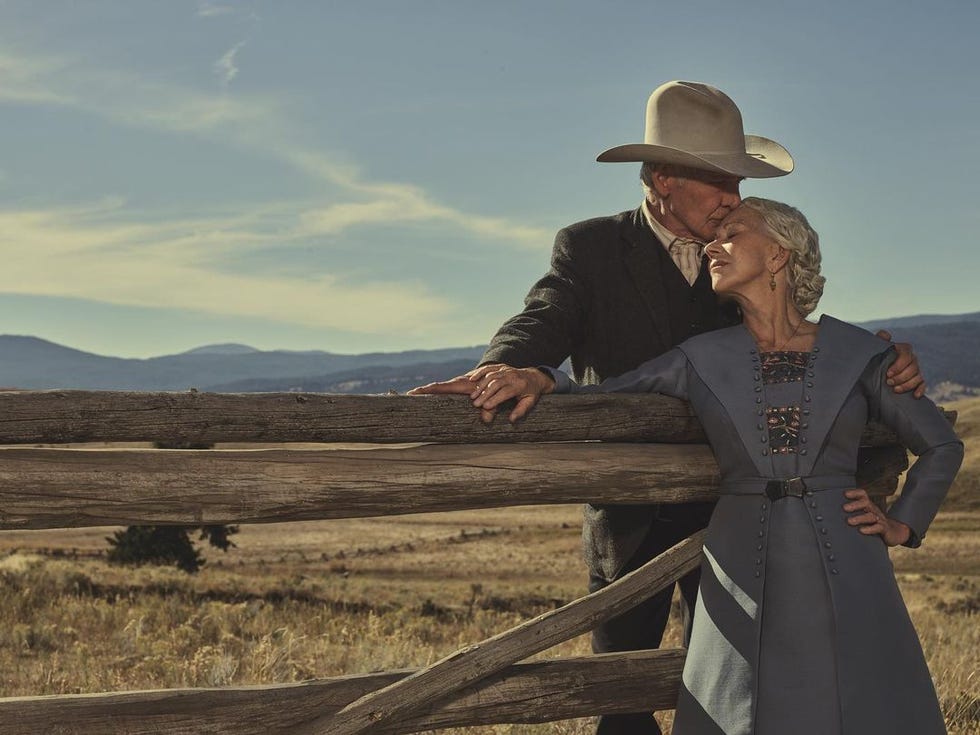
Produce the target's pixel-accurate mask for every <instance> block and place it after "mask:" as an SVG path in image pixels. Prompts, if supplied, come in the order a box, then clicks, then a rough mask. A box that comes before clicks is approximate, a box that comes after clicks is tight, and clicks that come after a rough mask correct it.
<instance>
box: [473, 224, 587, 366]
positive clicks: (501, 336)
mask: <svg viewBox="0 0 980 735" xmlns="http://www.w3.org/2000/svg"><path fill="white" fill-rule="evenodd" d="M580 249H581V248H580V247H576V243H575V239H574V237H573V236H572V234H571V233H570V232H569V230H568V229H563V230H560V231H559V232H558V234H557V235H556V237H555V245H554V248H553V249H552V253H551V269H550V270H549V271H548V272H547V273H546V274H545V275H544V277H543V278H541V280H539V281H538V282H537V283H535V284H534V285H533V286H532V287H531V290H530V291H529V292H528V294H527V297H526V298H525V299H524V310H523V311H522V312H521V313H520V314H517V315H516V316H514V317H511V318H510V319H508V320H507V321H506V322H504V324H503V325H502V326H501V327H500V329H498V330H497V333H496V334H495V335H494V336H493V339H491V340H490V345H489V346H488V347H487V351H486V352H485V353H484V355H483V358H482V359H481V360H480V365H488V364H492V363H505V364H507V365H512V366H514V367H534V366H537V365H551V366H554V367H557V366H559V365H561V363H562V362H564V361H565V359H566V358H567V357H568V356H569V355H570V354H571V353H572V351H573V349H574V347H575V345H576V344H580V343H581V340H582V332H583V330H584V328H585V320H586V315H587V312H588V286H587V270H588V269H587V268H586V267H584V265H583V264H582V263H581V262H580V261H581V260H582V259H581V257H576V253H577V251H578V250H580Z"/></svg>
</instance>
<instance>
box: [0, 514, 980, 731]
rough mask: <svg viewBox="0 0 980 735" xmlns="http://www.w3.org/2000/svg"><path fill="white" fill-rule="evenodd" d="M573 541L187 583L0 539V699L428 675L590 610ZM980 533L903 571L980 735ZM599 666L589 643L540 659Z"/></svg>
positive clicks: (969, 518) (352, 543)
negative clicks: (482, 646)
mask: <svg viewBox="0 0 980 735" xmlns="http://www.w3.org/2000/svg"><path fill="white" fill-rule="evenodd" d="M579 525H580V512H579V509H578V508H577V507H569V506H560V507H536V508H510V509H500V510H495V511H467V512H461V513H444V514H431V515H419V516H406V517H398V518H387V519H358V520H347V521H317V522H307V523H295V524H282V525H270V526H248V527H243V529H242V532H241V533H240V534H239V535H238V536H237V537H235V538H236V541H237V543H238V544H239V547H238V548H237V549H233V550H231V551H230V552H229V553H228V554H226V555H225V554H221V553H220V552H216V551H213V550H209V551H208V557H209V563H208V564H207V566H206V567H205V568H204V570H203V571H202V572H201V573H200V574H198V575H196V576H193V577H189V576H187V575H184V574H182V573H180V572H177V571H175V570H170V569H158V568H149V567H145V568H141V569H127V568H121V567H114V566H109V565H107V564H106V563H105V562H104V561H103V560H102V559H101V558H99V554H101V551H102V549H103V548H104V546H105V543H104V541H103V537H104V536H105V535H107V530H108V529H84V530H72V531H45V532H8V533H4V534H0V619H2V620H4V621H5V625H4V626H2V628H0V672H2V674H0V676H2V682H0V695H3V696H14V695H27V694H49V693H67V692H92V691H109V690H123V689H143V688H156V687H188V686H189V687H204V686H220V685H227V684H245V683H272V682H288V681H299V680H302V679H306V678H310V677H327V676H335V675H339V674H343V673H355V672H365V671H374V670H380V669H394V668H403V667H415V666H423V665H425V664H427V663H431V662H432V661H434V660H436V659H437V658H439V657H441V656H443V655H445V654H446V653H449V652H450V651H452V650H455V649H456V648H459V647H461V646H463V645H466V644H468V643H472V642H475V641H477V640H480V639H482V638H485V637H488V636H490V635H493V634H495V633H498V632H500V631H502V630H504V629H506V628H508V627H510V626H512V625H514V624H516V623H518V622H520V621H522V620H524V619H526V618H527V617H529V616H533V615H536V614H539V613H541V612H543V611H545V610H548V609H551V608H553V607H554V606H555V605H559V604H562V603H563V602H566V601H568V600H571V599H573V598H575V597H577V596H579V595H580V594H581V593H582V591H583V589H584V587H585V572H584V568H583V565H582V562H581V558H580V552H579ZM978 528H980V514H972V513H952V514H948V515H943V516H941V517H940V519H938V520H937V523H936V524H935V526H934V528H933V530H932V531H931V532H930V534H929V538H928V540H927V542H926V545H925V547H924V548H923V549H921V550H918V551H911V550H906V549H899V550H897V551H896V553H895V555H894V560H895V564H896V569H897V571H898V573H899V580H900V583H901V585H902V589H903V593H904V594H905V596H906V599H907V600H908V604H909V608H910V610H911V613H912V616H913V618H914V620H915V622H916V625H917V628H918V630H919V633H920V636H921V638H922V641H923V646H924V648H925V650H926V654H927V657H928V658H929V664H930V667H931V669H932V671H933V674H934V676H935V677H936V680H937V685H938V689H939V693H940V697H941V699H942V701H943V705H944V708H945V711H946V713H947V717H948V718H949V720H950V732H951V733H980V681H978V674H977V656H978V654H977V652H978V651H980V626H978V625H977V620H978V618H977V611H978V609H980V569H977V562H976V560H977V559H978V558H980V554H978V552H980V534H978V533H977V530H978ZM56 553H61V554H66V555H67V556H60V557H59V556H56V555H55V554H56ZM72 554H74V558H72ZM668 638H669V643H670V644H672V645H676V643H677V639H678V631H677V628H676V625H675V624H672V628H671V629H670V631H669V632H668ZM588 650H589V643H588V639H587V637H580V638H577V639H575V640H572V641H569V642H568V643H566V644H563V645H562V646H559V647H558V648H557V649H553V650H551V651H548V652H547V653H546V654H544V655H546V656H549V657H551V656H563V655H574V654H581V653H586V652H587V651H588ZM665 714H666V716H665V717H663V718H662V719H663V720H664V721H665V722H669V719H670V718H669V713H665ZM459 732H463V731H459ZM466 732H469V733H493V734H494V735H525V734H527V735H530V734H531V733H538V734H540V733H565V734H567V735H584V734H585V733H589V732H591V725H590V721H589V720H587V719H586V720H576V721H569V722H565V723H555V724H549V725H541V726H530V725H513V726H510V725H499V726H496V727H492V728H471V729H468V730H467V731H466Z"/></svg>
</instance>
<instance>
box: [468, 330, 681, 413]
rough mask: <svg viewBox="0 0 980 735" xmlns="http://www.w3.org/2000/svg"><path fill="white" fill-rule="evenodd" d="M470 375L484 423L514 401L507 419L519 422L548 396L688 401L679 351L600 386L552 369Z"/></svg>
mask: <svg viewBox="0 0 980 735" xmlns="http://www.w3.org/2000/svg"><path fill="white" fill-rule="evenodd" d="M470 375H471V376H472V377H471V380H472V386H473V390H472V391H471V392H470V398H472V399H473V405H474V406H476V407H477V408H479V409H481V410H482V411H483V418H484V420H488V419H492V418H493V413H494V411H496V409H497V407H498V406H499V405H500V404H501V403H503V402H504V401H507V400H510V399H512V398H515V399H517V406H516V407H515V408H514V410H513V411H511V413H510V416H509V417H508V418H509V419H510V421H512V422H513V421H517V420H518V419H520V418H522V417H523V416H525V415H526V414H527V412H528V411H530V410H531V408H533V407H534V405H535V404H536V403H537V402H538V399H539V398H540V397H541V396H542V395H545V394H547V393H665V394H667V395H671V396H675V397H677V398H684V399H686V398H687V357H686V356H685V355H684V353H683V352H681V351H680V350H678V349H676V348H675V349H673V350H670V351H669V352H666V353H664V354H663V355H661V356H660V357H655V358H654V359H652V360H648V361H647V362H645V363H643V364H642V365H640V366H639V367H638V368H636V369H635V370H630V371H629V372H627V373H623V374H622V375H620V376H618V377H616V378H610V379H608V380H604V381H602V382H601V383H600V384H599V385H578V384H577V383H576V382H575V381H573V380H572V379H571V378H570V377H569V376H568V375H567V374H565V373H563V372H562V371H561V370H556V369H555V368H551V367H540V368H514V367H510V366H507V365H503V366H501V365H486V366H484V368H480V369H477V370H474V371H473V372H472V373H471V374H470Z"/></svg>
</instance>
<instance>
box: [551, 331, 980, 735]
mask: <svg viewBox="0 0 980 735" xmlns="http://www.w3.org/2000/svg"><path fill="white" fill-rule="evenodd" d="M893 357H894V355H893V350H891V348H890V346H889V344H888V343H887V342H885V341H883V340H880V339H878V338H877V337H874V336H873V335H871V334H869V333H868V332H866V331H864V330H862V329H859V328H857V327H854V326H851V325H849V324H846V323H844V322H841V321H838V320H836V319H833V318H832V317H828V316H824V317H823V318H822V319H821V320H820V329H819V332H818V334H817V341H816V345H815V346H814V348H813V351H812V352H810V353H769V354H764V355H760V354H759V353H758V351H757V349H756V346H755V343H754V342H753V340H752V338H751V335H750V334H749V332H748V331H747V330H746V329H745V328H744V327H743V326H737V327H732V328H729V329H723V330H719V331H716V332H711V333H708V334H704V335H700V336H698V337H694V338H692V339H690V340H688V341H686V342H684V343H683V344H681V345H680V346H679V347H677V348H675V349H673V350H671V351H670V352H668V353H666V354H664V355H662V356H661V357H659V358H657V359H655V360H651V361H649V362H647V363H644V364H643V365H641V366H640V367H639V368H637V369H636V370H633V371H631V372H629V373H626V374H624V375H622V376H619V377H618V378H613V379H611V380H607V381H605V382H604V383H602V384H601V385H599V386H588V387H580V386H576V385H575V384H574V383H572V382H571V381H569V379H568V377H567V376H565V375H564V374H562V373H559V372H557V371H554V372H553V375H554V376H555V378H556V381H557V385H556V390H557V391H558V392H569V391H574V392H586V391H596V390H597V391H626V392H658V393H666V394H668V395H673V396H677V397H679V398H684V399H686V400H689V401H690V402H691V405H692V407H693V408H694V410H695V411H696V412H697V415H698V418H699V419H700V421H701V423H702V425H703V426H704V429H705V433H706V434H707V436H708V440H709V442H710V444H711V447H712V449H713V451H714V453H715V457H716V459H717V461H718V465H719V469H720V471H721V477H722V486H721V497H720V499H719V502H718V504H717V506H716V509H715V511H714V514H713V516H712V518H711V523H710V525H709V526H708V534H707V538H706V541H705V546H704V560H703V562H702V566H701V586H700V591H699V595H698V603H697V608H696V610H695V616H694V628H693V632H692V637H691V644H690V648H689V652H688V657H687V661H686V663H685V666H684V674H683V684H682V686H681V692H680V696H679V699H678V703H677V711H676V714H675V719H674V730H673V732H674V734H675V735H722V734H724V735H786V734H788V733H792V734H793V735H877V734H879V733H880V734H881V735H894V734H895V733H915V734H916V735H933V734H934V733H945V732H946V730H945V726H944V724H943V718H942V714H941V712H940V709H939V704H938V702H937V700H936V694H935V689H934V688H933V685H932V680H931V678H930V676H929V671H928V669H927V667H926V663H925V659H924V657H923V655H922V649H921V647H920V645H919V640H918V637H917V635H916V633H915V630H914V629H913V627H912V623H911V621H910V620H909V616H908V612H907V610H906V608H905V604H904V602H903V600H902V596H901V593H900V592H899V589H898V585H897V584H896V582H895V577H894V573H893V571H892V566H891V562H890V561H889V558H888V551H887V548H886V546H885V544H884V543H883V541H882V539H881V538H880V537H879V536H876V535H874V536H869V535H865V534H862V533H860V532H859V531H858V530H857V528H856V527H853V526H850V525H848V524H847V518H848V514H847V513H845V512H844V510H843V507H842V506H843V504H844V503H846V502H848V501H847V498H845V497H844V491H845V490H848V489H851V488H853V487H855V480H854V474H855V469H856V464H857V450H858V445H859V442H860V437H861V433H862V431H863V429H864V426H865V423H866V422H867V421H868V419H869V418H875V419H877V420H880V421H881V422H883V423H884V424H886V425H888V426H889V427H891V428H892V429H894V430H895V431H896V432H897V433H898V435H899V437H900V438H901V440H902V442H903V443H904V444H905V445H906V446H908V447H909V448H910V449H911V450H912V452H913V453H915V454H916V455H918V457H919V458H918V460H917V461H916V462H915V463H914V465H913V466H912V468H911V469H910V470H909V472H908V475H907V478H906V482H905V487H904V490H903V492H902V496H901V497H900V498H899V499H898V500H897V501H896V502H895V503H894V504H893V505H892V506H891V508H890V509H889V512H888V514H889V516H890V517H892V518H895V519H897V520H900V521H902V522H903V523H906V524H907V525H908V526H909V527H910V528H911V529H912V532H913V537H912V539H911V540H910V545H918V544H919V543H921V540H922V538H923V537H924V536H925V534H926V530H927V529H928V527H929V523H930V522H931V521H932V519H933V517H934V516H935V514H936V511H937V510H938V508H939V505H940V503H941V502H942V499H943V497H944V496H945V494H946V491H947V490H948V488H949V485H950V483H951V482H952V480H953V477H954V476H955V474H956V471H957V470H958V469H959V465H960V462H961V460H962V456H963V445H962V443H961V442H960V441H959V440H958V439H957V437H956V435H955V433H954V432H953V431H952V429H951V428H950V426H949V424H948V422H947V421H946V420H945V418H944V417H943V416H942V414H941V413H940V412H939V411H938V410H937V409H936V407H935V405H934V404H933V403H931V402H930V401H928V400H926V399H922V400H915V399H914V398H912V397H911V395H909V394H903V395H897V394H895V393H894V392H893V391H892V390H891V389H890V388H889V387H888V386H887V385H885V381H884V373H885V371H886V370H887V367H888V365H889V364H890V363H891V360H892V359H893ZM792 478H801V479H792ZM780 480H782V481H785V482H779V481H780ZM767 493H768V494H767Z"/></svg>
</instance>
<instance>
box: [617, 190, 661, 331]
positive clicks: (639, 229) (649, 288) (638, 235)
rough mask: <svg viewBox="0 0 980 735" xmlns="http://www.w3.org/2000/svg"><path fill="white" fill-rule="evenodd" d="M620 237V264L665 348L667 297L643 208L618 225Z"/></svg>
mask: <svg viewBox="0 0 980 735" xmlns="http://www.w3.org/2000/svg"><path fill="white" fill-rule="evenodd" d="M619 231H620V236H621V237H622V238H623V240H625V241H626V243H627V247H626V251H625V253H624V262H625V264H626V268H627V270H628V271H629V274H630V277H631V278H632V279H633V283H634V285H635V286H636V289H637V291H638V292H639V293H640V296H641V297H642V299H643V302H644V304H645V305H646V307H647V311H648V312H649V314H650V319H651V320H652V321H653V325H654V327H655V328H656V330H657V333H658V334H659V335H660V339H661V340H662V341H663V343H664V345H665V346H666V347H670V346H671V345H672V344H673V339H672V336H671V332H670V319H669V317H668V312H667V294H666V291H665V289H664V288H663V269H662V268H661V259H660V254H659V253H658V252H657V250H656V248H660V247H663V245H661V243H660V241H659V240H657V238H656V237H655V236H654V234H653V232H652V231H651V230H650V228H649V227H648V226H647V223H646V220H645V219H644V216H643V208H642V207H638V208H637V209H636V210H635V211H633V212H631V213H628V216H627V217H625V218H624V219H623V220H622V223H621V224H620V228H619Z"/></svg>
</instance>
